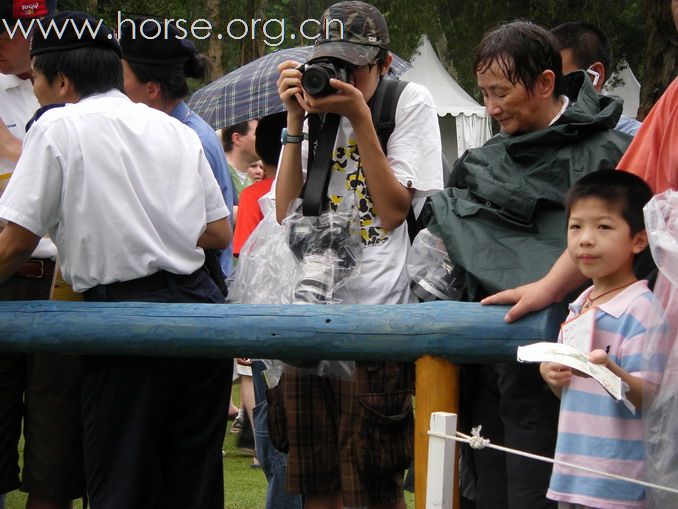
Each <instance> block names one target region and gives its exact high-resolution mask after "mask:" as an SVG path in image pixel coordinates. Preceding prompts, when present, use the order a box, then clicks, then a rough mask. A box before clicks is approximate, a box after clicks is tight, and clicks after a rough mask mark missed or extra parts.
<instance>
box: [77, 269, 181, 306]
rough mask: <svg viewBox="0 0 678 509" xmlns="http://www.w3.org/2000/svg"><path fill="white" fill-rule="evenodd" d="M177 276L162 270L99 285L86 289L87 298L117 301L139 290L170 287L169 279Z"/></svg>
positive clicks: (90, 299)
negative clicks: (127, 279) (148, 274)
mask: <svg viewBox="0 0 678 509" xmlns="http://www.w3.org/2000/svg"><path fill="white" fill-rule="evenodd" d="M175 277H177V275H176V274H172V273H171V272H167V271H164V270H161V271H159V272H156V273H155V274H151V275H150V276H145V277H140V278H138V279H130V280H129V281H120V282H117V283H109V284H107V285H97V286H93V287H92V288H89V289H88V290H85V292H84V296H85V300H88V301H109V300H110V301H115V300H119V299H124V298H126V297H128V296H130V295H134V294H137V293H139V292H152V291H156V290H162V289H163V288H168V287H169V282H168V281H169V279H170V278H175Z"/></svg>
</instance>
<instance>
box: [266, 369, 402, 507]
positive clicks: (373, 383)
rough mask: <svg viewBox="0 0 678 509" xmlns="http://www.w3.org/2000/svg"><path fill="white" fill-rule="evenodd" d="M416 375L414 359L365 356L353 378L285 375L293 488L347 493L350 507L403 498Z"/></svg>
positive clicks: (306, 491) (289, 480) (283, 390)
mask: <svg viewBox="0 0 678 509" xmlns="http://www.w3.org/2000/svg"><path fill="white" fill-rule="evenodd" d="M412 375H413V365H412V364H402V363H360V362H357V363H356V372H355V375H354V377H353V379H352V380H351V381H346V380H336V379H332V378H329V377H319V376H314V375H307V374H300V373H298V372H293V371H291V370H290V372H286V373H285V374H283V377H282V379H281V385H280V387H281V391H280V395H281V396H282V399H283V401H284V409H285V411H284V413H283V414H282V415H280V414H279V415H278V417H281V418H283V419H285V420H286V421H287V423H286V425H287V441H288V446H289V458H288V464H287V485H286V487H287V490H288V491H289V492H291V493H302V494H305V495H334V494H337V493H342V495H343V499H344V505H345V506H347V507H361V506H367V505H375V504H390V503H395V502H398V501H400V500H402V498H403V487H402V485H403V474H404V471H405V469H407V467H408V466H409V465H410V462H411V461H412V456H413V441H414V414H413V411H412V385H413V383H412V380H413V376H412ZM274 408H275V405H274ZM278 424H279V423H276V422H273V423H269V425H270V426H271V427H272V429H276V428H277V429H278V431H279V430H280V429H281V427H280V426H279V425H278ZM283 428H284V426H283ZM283 438H284V437H283ZM272 439H274V437H273V436H272ZM274 445H275V441H274ZM283 446H284V444H283Z"/></svg>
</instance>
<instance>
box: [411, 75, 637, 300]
mask: <svg viewBox="0 0 678 509" xmlns="http://www.w3.org/2000/svg"><path fill="white" fill-rule="evenodd" d="M566 79H567V95H568V97H569V98H570V101H571V105H570V106H569V107H568V108H567V109H566V110H565V112H564V113H563V115H562V116H561V117H560V118H559V119H558V120H557V121H556V123H555V124H553V125H552V126H549V127H547V128H545V129H541V130H539V131H534V132H531V133H527V134H521V135H516V136H509V135H505V134H498V135H497V136H494V137H493V138H492V139H490V140H489V141H488V142H487V143H485V145H483V146H482V147H480V148H477V149H471V150H468V151H466V152H465V153H464V154H463V155H462V156H461V157H460V158H459V159H458V160H457V161H456V163H455V164H454V167H453V169H452V173H451V175H450V178H449V180H448V183H447V188H446V189H444V190H443V191H441V192H439V193H437V194H435V195H433V196H431V197H430V198H429V199H428V201H427V202H426V204H425V206H424V209H423V212H422V218H423V221H424V224H427V225H428V227H429V229H430V230H431V231H432V232H433V233H434V234H437V235H439V236H440V237H441V238H442V239H443V241H444V242H445V246H446V248H447V251H448V253H449V255H450V258H451V260H452V263H453V264H455V265H456V266H460V267H462V268H464V269H465V271H466V276H465V278H466V280H465V287H466V291H467V294H468V299H469V300H473V301H476V300H479V299H480V298H482V297H483V296H485V295H487V294H491V293H495V292H497V291H500V290H505V289H507V288H514V287H516V286H518V285H521V284H525V283H529V282H532V281H534V280H536V279H538V278H540V277H542V276H543V275H544V274H546V273H547V272H548V271H549V269H550V268H551V267H552V266H553V264H554V263H555V261H556V259H557V258H558V257H559V256H560V255H561V254H562V253H563V250H564V249H565V247H566V245H567V231H566V226H567V224H566V223H567V221H566V215H565V207H564V203H563V200H564V196H565V192H566V191H567V190H568V189H569V187H570V186H571V185H572V184H573V183H574V182H575V181H577V180H578V179H579V178H581V177H583V176H584V175H586V174H588V173H591V172H594V171H597V170H601V169H610V168H614V167H615V166H616V164H617V162H618V161H619V159H620V158H621V156H622V154H623V153H624V151H625V150H626V147H627V146H628V144H629V143H630V141H631V137H630V136H628V135H626V134H623V133H621V132H619V131H616V130H614V127H615V125H616V124H617V121H618V120H619V116H620V115H621V112H622V102H621V100H620V99H618V98H614V97H606V96H602V95H598V94H597V93H596V91H595V89H594V88H593V86H592V85H591V83H590V81H589V79H588V78H587V76H586V74H585V73H584V72H576V73H573V74H570V75H568V77H567V78H566Z"/></svg>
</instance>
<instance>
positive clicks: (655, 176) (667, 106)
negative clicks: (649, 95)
mask: <svg viewBox="0 0 678 509" xmlns="http://www.w3.org/2000/svg"><path fill="white" fill-rule="evenodd" d="M677 119H678V78H676V79H675V80H673V83H671V85H669V88H667V89H666V91H665V92H664V94H663V95H662V96H661V98H660V99H659V101H657V103H656V104H655V105H654V107H653V108H652V110H650V113H649V114H648V116H647V117H646V118H645V120H644V121H643V125H642V126H641V128H640V129H639V130H638V133H637V134H636V136H635V138H634V139H633V141H632V142H631V145H629V148H628V149H627V150H626V153H625V154H624V156H623V157H622V159H621V161H619V164H617V167H618V168H620V169H622V170H626V171H628V172H631V173H634V174H636V175H638V176H639V177H641V178H642V179H643V180H645V182H647V183H648V184H649V185H650V187H651V188H652V190H653V191H654V192H655V193H661V192H662V191H666V190H667V189H678V122H677V121H676V120H677Z"/></svg>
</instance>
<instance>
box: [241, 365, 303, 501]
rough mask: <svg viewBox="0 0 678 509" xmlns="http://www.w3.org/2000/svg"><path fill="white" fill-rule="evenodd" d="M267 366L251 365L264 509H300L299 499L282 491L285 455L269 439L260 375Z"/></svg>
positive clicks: (265, 404)
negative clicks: (262, 472) (266, 483)
mask: <svg viewBox="0 0 678 509" xmlns="http://www.w3.org/2000/svg"><path fill="white" fill-rule="evenodd" d="M265 369H266V366H265V365H264V363H263V362H262V361H253V362H252V376H253V381H254V399H255V401H256V406H255V407H254V441H255V444H256V445H255V447H256V455H257V459H258V460H259V463H261V468H262V470H263V471H264V474H265V475H266V480H267V481H268V490H267V491H266V509H301V508H302V500H301V495H297V494H291V493H288V492H287V490H285V474H286V471H287V454H285V453H282V452H280V451H279V450H278V449H276V448H275V447H273V445H272V444H271V441H270V440H269V438H268V418H267V403H266V382H265V381H264V377H263V376H262V374H261V373H262V371H264V370H265Z"/></svg>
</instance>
